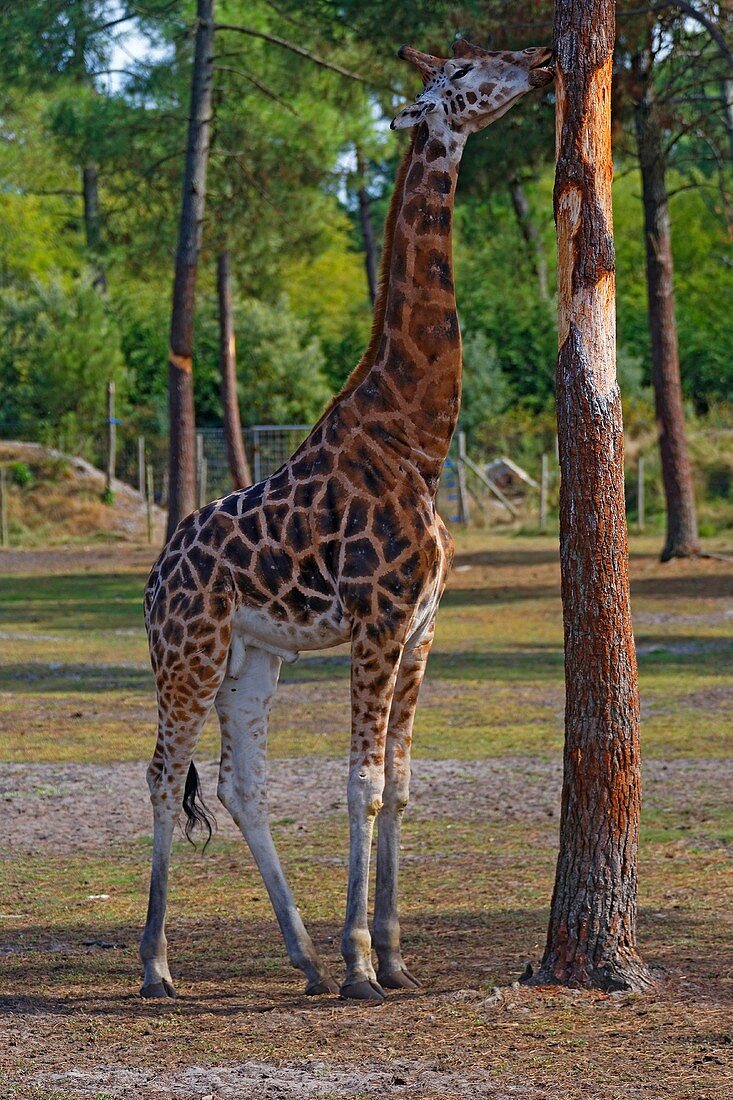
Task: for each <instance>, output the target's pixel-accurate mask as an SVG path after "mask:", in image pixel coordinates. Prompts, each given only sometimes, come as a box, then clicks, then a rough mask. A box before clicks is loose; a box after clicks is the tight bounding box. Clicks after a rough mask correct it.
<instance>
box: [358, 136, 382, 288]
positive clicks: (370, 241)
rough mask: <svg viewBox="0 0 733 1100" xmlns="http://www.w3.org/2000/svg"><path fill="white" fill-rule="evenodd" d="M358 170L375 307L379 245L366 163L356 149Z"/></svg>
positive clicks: (362, 229) (369, 276)
mask: <svg viewBox="0 0 733 1100" xmlns="http://www.w3.org/2000/svg"><path fill="white" fill-rule="evenodd" d="M356 170H357V172H358V173H359V178H360V179H361V181H362V183H361V186H360V187H359V190H358V192H357V195H358V199H359V220H360V222H361V235H362V237H363V238H364V265H365V267H366V276H367V284H368V286H369V301H370V302H371V303H372V306H374V303H375V301H376V299H377V243H376V241H375V239H374V226H373V225H372V211H371V205H370V202H369V192H368V191H367V189H366V187H365V186H364V174H365V172H366V163H365V161H364V157H363V156H362V154H361V150H360V149H359V148H358V146H357V149H356Z"/></svg>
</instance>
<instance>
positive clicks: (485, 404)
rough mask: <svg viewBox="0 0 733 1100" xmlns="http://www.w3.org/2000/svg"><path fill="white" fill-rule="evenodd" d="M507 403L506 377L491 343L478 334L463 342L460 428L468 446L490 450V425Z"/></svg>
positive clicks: (468, 336) (466, 337)
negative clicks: (466, 438) (465, 435)
mask: <svg viewBox="0 0 733 1100" xmlns="http://www.w3.org/2000/svg"><path fill="white" fill-rule="evenodd" d="M509 400H510V389H509V383H508V381H507V378H506V375H505V374H504V373H503V371H502V369H501V367H500V365H499V357H498V355H497V353H496V348H495V347H494V346H493V344H489V343H488V341H487V339H486V336H485V335H484V333H482V332H477V333H471V334H468V335H467V336H465V337H464V340H463V401H462V414H461V428H462V429H463V430H464V431H465V432H466V434H467V437H468V442H469V445H470V446H471V447H478V448H480V449H481V451H483V452H488V451H489V450H491V448H492V445H493V440H492V438H491V435H492V429H493V424H494V422H495V421H496V419H497V418H498V416H499V415H500V414H501V413H503V412H504V410H505V409H506V407H507V405H508V403H509Z"/></svg>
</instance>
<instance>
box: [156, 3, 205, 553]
mask: <svg viewBox="0 0 733 1100" xmlns="http://www.w3.org/2000/svg"><path fill="white" fill-rule="evenodd" d="M213 55H214V0H198V4H197V26H196V45H195V50H194V61H193V72H192V76H191V99H190V109H189V122H188V142H187V146H186V163H185V167H184V174H183V191H182V198H181V219H180V225H179V232H178V249H177V252H176V269H175V277H174V280H173V308H172V312H171V329H170V350H169V354H168V414H169V432H170V444H169V460H168V470H169V500H168V532H167V537H168V538H170V537H171V535H172V534H173V532H174V531H175V529H176V527H177V526H178V524H179V523H180V521H181V520H182V519H183V518H184V516H187V515H188V513H189V512H192V511H193V510H194V508H195V507H196V453H195V452H196V420H195V414H194V403H193V371H192V354H193V322H194V308H195V303H196V273H197V268H198V259H199V252H200V250H201V235H202V230H203V222H204V209H205V204H206V172H207V167H208V160H209V131H210V124H211V93H212V84H213V68H214V56H213Z"/></svg>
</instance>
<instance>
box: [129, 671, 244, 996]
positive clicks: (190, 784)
mask: <svg viewBox="0 0 733 1100" xmlns="http://www.w3.org/2000/svg"><path fill="white" fill-rule="evenodd" d="M224 672H225V661H224V660H221V661H219V662H218V665H214V666H212V670H211V672H207V675H206V677H205V679H204V680H203V682H202V681H201V680H200V679H199V678H198V677H195V678H192V677H191V675H190V670H187V675H186V676H185V677H184V676H182V675H179V677H178V678H177V679H176V678H171V677H170V676H168V675H166V673H165V671H164V670H161V669H159V671H158V709H159V722H158V741H157V744H156V747H155V753H154V755H153V759H152V760H151V762H150V766H149V768H148V788H149V790H150V801H151V803H152V807H153V858H152V869H151V876H150V894H149V899H148V913H147V919H146V922H145V929H144V931H143V935H142V939H141V941H140V958H141V959H142V962H143V965H144V968H145V975H144V978H143V985H142V988H141V990H140V993H141V996H143V997H150V998H157V999H163V998H168V997H175V996H176V992H175V989H174V986H173V980H172V978H171V973H170V969H169V967H168V941H167V939H166V934H165V915H166V906H167V900H168V873H169V868H170V857H171V848H172V845H173V833H174V830H175V826H176V822H177V821H178V818H179V815H180V812H181V809H182V808H183V809H184V810H185V812H186V817H187V825H186V831H187V833H188V834H189V836H190V833H191V831H192V827H193V825H194V824H195V823H196V822H198V823H200V824H203V821H204V820H205V818H206V817H208V814H207V812H206V810H205V808H204V810H202V809H201V803H200V799H199V797H198V795H199V786H198V775H197V773H196V769H195V767H193V764H192V760H193V754H194V750H195V748H196V744H197V742H198V739H199V734H200V733H201V730H202V728H203V726H204V723H205V722H206V719H207V717H208V715H209V713H210V711H211V708H212V706H213V703H214V698H215V695H216V692H217V690H218V688H219V685H220V683H221V681H222V679H223V677H224Z"/></svg>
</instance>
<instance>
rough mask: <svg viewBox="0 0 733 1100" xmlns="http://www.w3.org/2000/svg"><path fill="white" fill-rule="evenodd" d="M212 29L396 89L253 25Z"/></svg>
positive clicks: (221, 24)
mask: <svg viewBox="0 0 733 1100" xmlns="http://www.w3.org/2000/svg"><path fill="white" fill-rule="evenodd" d="M214 30H215V31H236V33H237V34H247V35H249V36H250V37H251V38H261V39H262V40H263V41H264V42H271V43H272V44H273V45H275V46H281V47H282V48H283V49H284V50H290V52H291V53H295V54H298V56H299V57H305V58H307V59H308V61H312V62H313V64H314V65H320V66H321V68H323V69H329V70H330V71H331V72H333V73H338V74H339V76H345V77H347V78H348V79H349V80H356V81H358V82H359V83H360V84H368V85H370V86H371V87H382V88H389V91H391V92H395V93H396V91H397V90H396V89H395V88H392V87H390V86H389V85H386V84H377V83H376V82H375V81H374V80H370V79H369V77H366V76H362V75H361V73H354V72H352V71H351V70H350V69H344V68H343V66H342V65H336V64H334V63H333V62H332V61H326V59H325V58H324V57H320V56H319V55H318V54H315V53H312V52H311V51H310V50H306V49H305V47H304V46H297V45H296V44H295V43H294V42H289V41H288V40H287V38H281V37H280V36H279V35H277V34H268V33H266V32H265V31H257V30H255V29H254V28H253V27H240V26H237V25H236V24H235V23H215V24H214Z"/></svg>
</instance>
